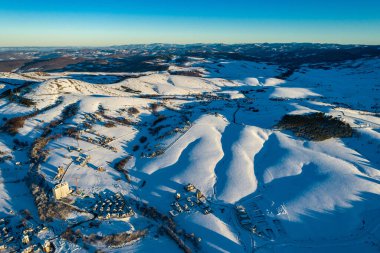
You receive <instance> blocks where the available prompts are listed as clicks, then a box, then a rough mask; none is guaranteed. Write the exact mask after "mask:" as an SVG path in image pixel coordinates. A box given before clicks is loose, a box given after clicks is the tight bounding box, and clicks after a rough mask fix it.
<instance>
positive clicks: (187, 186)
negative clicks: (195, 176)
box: [185, 184, 195, 192]
mask: <svg viewBox="0 0 380 253" xmlns="http://www.w3.org/2000/svg"><path fill="white" fill-rule="evenodd" d="M185 190H186V191H188V192H190V191H193V190H195V186H194V185H193V184H187V185H186V186H185Z"/></svg>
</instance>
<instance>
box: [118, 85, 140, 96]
mask: <svg viewBox="0 0 380 253" xmlns="http://www.w3.org/2000/svg"><path fill="white" fill-rule="evenodd" d="M121 88H123V90H124V91H125V92H129V93H134V94H140V93H141V91H140V90H134V89H131V88H129V87H127V86H123V85H122V86H121Z"/></svg>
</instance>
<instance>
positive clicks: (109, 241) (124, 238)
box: [61, 228, 148, 248]
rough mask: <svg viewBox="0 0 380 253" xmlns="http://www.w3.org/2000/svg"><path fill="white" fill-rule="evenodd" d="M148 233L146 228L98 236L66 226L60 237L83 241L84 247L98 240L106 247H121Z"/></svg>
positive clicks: (96, 242)
mask: <svg viewBox="0 0 380 253" xmlns="http://www.w3.org/2000/svg"><path fill="white" fill-rule="evenodd" d="M147 233H148V230H147V229H143V230H136V231H133V232H122V233H118V234H111V235H105V236H100V235H97V234H90V235H89V236H86V235H83V233H82V232H81V231H80V230H79V229H77V230H75V231H74V230H73V229H71V228H67V229H66V230H65V232H63V233H62V234H61V237H62V238H63V239H65V240H67V241H69V242H72V243H75V244H79V243H80V242H83V244H84V247H85V248H89V247H88V245H89V244H98V243H99V242H100V243H102V244H104V245H106V246H108V247H121V246H123V245H125V244H126V243H129V242H132V241H135V240H137V239H140V238H142V237H144V236H145V235H146V234H147Z"/></svg>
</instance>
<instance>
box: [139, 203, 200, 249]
mask: <svg viewBox="0 0 380 253" xmlns="http://www.w3.org/2000/svg"><path fill="white" fill-rule="evenodd" d="M136 207H137V209H138V210H139V211H140V212H141V214H142V215H143V216H145V217H148V218H151V219H153V220H156V221H159V222H161V226H160V229H159V232H160V233H161V232H164V233H166V234H167V235H168V236H169V237H170V238H171V239H172V240H173V241H175V243H176V244H177V245H178V247H179V248H180V249H182V250H183V251H184V252H185V253H190V252H191V248H190V247H189V246H187V245H186V243H185V242H184V240H183V239H182V238H181V236H182V237H183V236H185V237H184V239H190V240H191V242H193V243H194V246H196V247H199V241H200V240H198V239H199V238H197V237H195V235H194V236H193V237H191V236H190V237H188V236H186V235H187V234H186V233H184V230H179V229H177V224H176V223H175V222H174V220H173V219H172V218H170V217H168V216H166V215H164V214H162V213H160V212H159V211H157V209H156V208H154V207H150V206H148V205H147V204H146V203H143V204H140V203H137V204H136Z"/></svg>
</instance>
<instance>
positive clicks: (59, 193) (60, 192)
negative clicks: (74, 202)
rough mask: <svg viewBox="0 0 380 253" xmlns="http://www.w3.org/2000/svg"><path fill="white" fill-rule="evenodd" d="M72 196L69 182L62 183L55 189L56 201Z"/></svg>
mask: <svg viewBox="0 0 380 253" xmlns="http://www.w3.org/2000/svg"><path fill="white" fill-rule="evenodd" d="M69 194H70V189H69V183H67V182H62V183H60V184H57V185H56V186H55V187H54V188H53V195H54V198H55V199H56V200H58V199H61V198H65V197H67V196H68V195H69Z"/></svg>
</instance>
